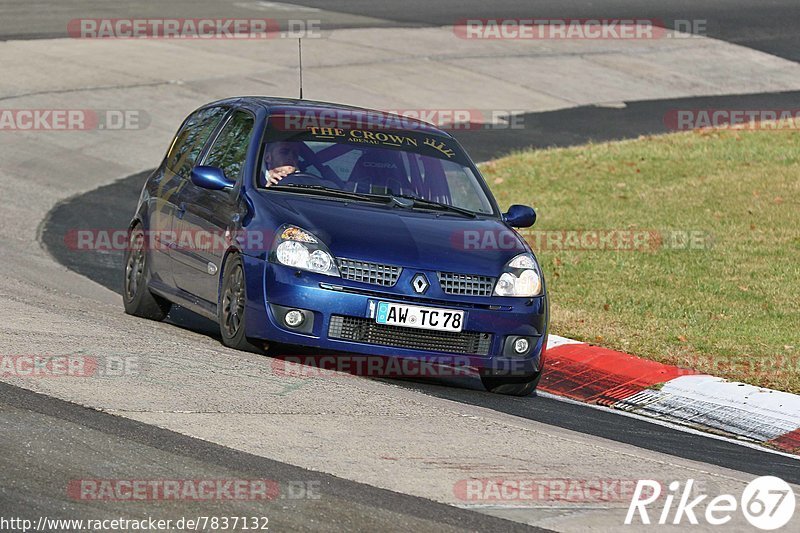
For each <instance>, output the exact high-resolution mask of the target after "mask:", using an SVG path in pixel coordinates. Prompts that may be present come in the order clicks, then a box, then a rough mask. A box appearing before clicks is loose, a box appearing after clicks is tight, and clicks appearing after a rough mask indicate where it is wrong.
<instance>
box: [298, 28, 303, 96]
mask: <svg viewBox="0 0 800 533" xmlns="http://www.w3.org/2000/svg"><path fill="white" fill-rule="evenodd" d="M297 53H298V55H299V57H300V100H302V99H303V39H301V38H299V37H298V39H297Z"/></svg>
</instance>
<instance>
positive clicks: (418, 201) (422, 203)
mask: <svg viewBox="0 0 800 533" xmlns="http://www.w3.org/2000/svg"><path fill="white" fill-rule="evenodd" d="M392 196H394V197H395V198H406V199H408V200H411V201H413V202H414V205H415V206H419V207H427V208H431V209H438V210H441V211H451V212H453V213H459V214H461V215H465V216H468V217H470V218H475V217H477V216H478V215H477V213H475V212H473V211H470V210H469V209H464V208H463V207H456V206H454V205H448V204H443V203H440V202H434V201H433V200H426V199H425V198H420V197H419V196H412V195H410V194H394V195H392Z"/></svg>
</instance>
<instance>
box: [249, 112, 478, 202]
mask: <svg viewBox="0 0 800 533" xmlns="http://www.w3.org/2000/svg"><path fill="white" fill-rule="evenodd" d="M264 140H265V146H264V148H263V153H264V160H263V162H262V169H261V173H260V174H259V180H258V184H259V186H261V187H264V186H266V184H267V178H266V173H267V171H268V170H269V168H270V165H271V161H270V160H271V159H273V158H274V156H273V155H272V154H280V153H285V152H289V153H291V154H293V157H289V158H288V159H289V160H295V161H296V162H297V165H296V167H297V171H298V172H296V173H293V174H289V175H288V176H286V177H285V178H284V179H283V180H281V182H280V185H286V186H290V185H320V186H324V187H332V188H336V189H341V190H346V191H353V192H359V193H371V194H385V195H389V194H392V195H407V196H413V197H416V198H420V199H423V200H430V201H434V202H438V203H443V204H447V205H452V206H455V207H460V208H463V209H468V210H470V211H473V212H476V213H484V214H492V213H493V212H494V208H493V207H492V202H491V200H490V197H489V196H487V194H486V192H485V191H484V189H483V187H482V186H481V181H480V178H479V176H478V175H477V174H476V173H475V172H474V170H473V166H472V164H471V162H470V160H469V158H468V157H467V155H466V154H465V153H464V152H463V150H462V149H461V147H460V146H459V145H458V143H457V142H456V141H455V139H453V138H451V137H447V136H444V135H441V134H438V133H436V132H431V131H427V130H424V129H416V130H415V129H409V130H388V129H385V130H381V129H373V130H367V129H357V128H356V129H346V128H332V127H331V128H329V127H316V126H311V127H308V128H303V127H302V126H301V127H290V128H287V127H286V126H285V123H284V122H282V121H281V118H280V117H277V122H276V117H275V116H273V117H271V118H270V123H269V126H268V128H267V131H266V135H265V137H264ZM268 156H270V157H269V159H270V160H268ZM292 166H294V165H292Z"/></svg>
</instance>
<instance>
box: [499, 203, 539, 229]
mask: <svg viewBox="0 0 800 533" xmlns="http://www.w3.org/2000/svg"><path fill="white" fill-rule="evenodd" d="M503 220H504V221H505V222H506V223H507V224H508V225H509V226H512V227H515V228H529V227H531V226H533V223H534V222H536V211H534V210H533V208H532V207H528V206H527V205H512V206H510V207H509V208H508V213H505V214H504V215H503Z"/></svg>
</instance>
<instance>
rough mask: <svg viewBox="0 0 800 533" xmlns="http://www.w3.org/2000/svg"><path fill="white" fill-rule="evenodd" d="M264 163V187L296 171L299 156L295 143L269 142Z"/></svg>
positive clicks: (274, 183)
mask: <svg viewBox="0 0 800 533" xmlns="http://www.w3.org/2000/svg"><path fill="white" fill-rule="evenodd" d="M264 164H265V165H266V168H267V171H266V180H265V181H266V183H265V186H266V187H269V186H270V185H276V184H277V183H278V182H279V181H281V180H282V179H283V178H285V177H286V176H288V175H289V174H293V173H295V172H297V171H298V170H299V168H298V165H299V156H298V154H297V148H296V147H295V143H291V142H274V143H270V144H269V145H268V146H267V150H266V152H265V154H264Z"/></svg>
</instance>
